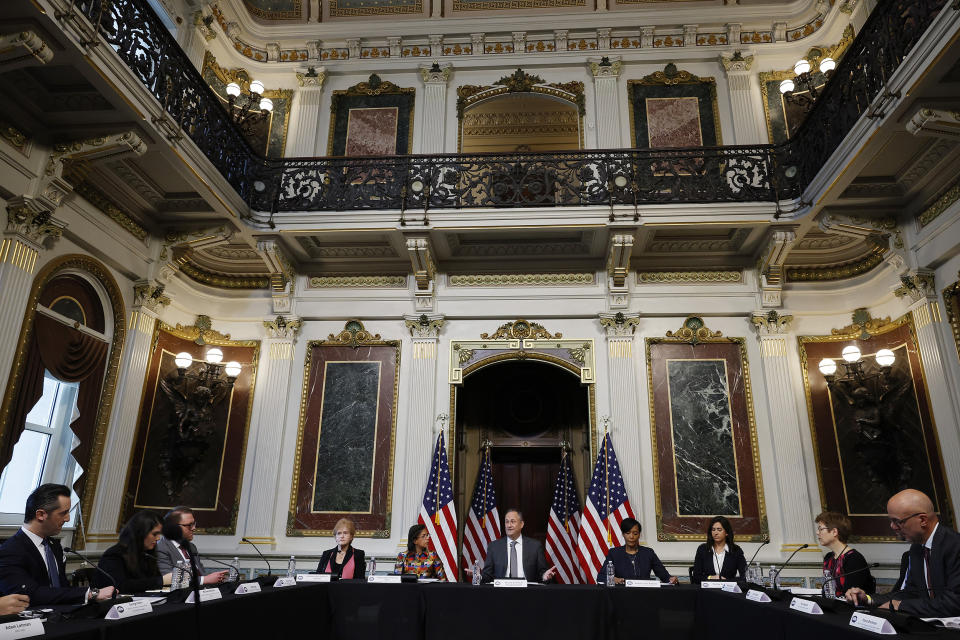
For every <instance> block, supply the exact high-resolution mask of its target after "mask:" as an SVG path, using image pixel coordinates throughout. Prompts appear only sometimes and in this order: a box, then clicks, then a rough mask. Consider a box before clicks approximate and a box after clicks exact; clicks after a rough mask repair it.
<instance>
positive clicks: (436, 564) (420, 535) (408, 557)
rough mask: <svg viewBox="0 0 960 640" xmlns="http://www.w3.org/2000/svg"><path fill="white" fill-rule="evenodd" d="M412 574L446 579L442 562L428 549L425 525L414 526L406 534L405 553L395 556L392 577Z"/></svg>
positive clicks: (428, 538) (427, 533) (428, 543)
mask: <svg viewBox="0 0 960 640" xmlns="http://www.w3.org/2000/svg"><path fill="white" fill-rule="evenodd" d="M404 573H406V574H412V575H416V576H417V577H418V578H437V579H439V580H444V579H446V577H447V576H446V575H445V574H444V573H443V562H441V561H440V558H439V556H437V552H436V551H433V550H432V549H431V548H430V532H429V531H427V525H425V524H415V525H413V526H412V527H410V531H409V532H408V533H407V552H406V553H400V554H397V564H396V566H395V567H394V568H393V574H394V575H398V576H399V575H403V574H404Z"/></svg>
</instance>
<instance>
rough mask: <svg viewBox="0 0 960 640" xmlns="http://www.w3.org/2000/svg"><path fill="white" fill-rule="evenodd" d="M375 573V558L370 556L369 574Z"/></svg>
mask: <svg viewBox="0 0 960 640" xmlns="http://www.w3.org/2000/svg"><path fill="white" fill-rule="evenodd" d="M376 573H377V559H376V558H370V575H371V576H372V575H375V574H376Z"/></svg>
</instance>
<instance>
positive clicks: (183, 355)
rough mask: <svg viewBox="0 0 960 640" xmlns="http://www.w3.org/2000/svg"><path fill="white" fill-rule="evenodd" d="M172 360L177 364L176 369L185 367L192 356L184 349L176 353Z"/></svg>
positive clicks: (188, 364)
mask: <svg viewBox="0 0 960 640" xmlns="http://www.w3.org/2000/svg"><path fill="white" fill-rule="evenodd" d="M173 362H174V364H176V365H177V369H186V368H187V367H189V366H190V365H191V364H192V363H193V356H191V355H190V354H189V353H187V352H186V351H181V352H180V353H178V354H177V357H175V358H174V359H173Z"/></svg>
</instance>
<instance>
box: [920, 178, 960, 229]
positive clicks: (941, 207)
mask: <svg viewBox="0 0 960 640" xmlns="http://www.w3.org/2000/svg"><path fill="white" fill-rule="evenodd" d="M957 200H960V180H957V181H956V182H955V183H954V184H953V186H952V187H950V188H949V189H947V190H946V191H945V192H944V193H943V194H942V195H941V196H940V197H939V198H937V200H936V202H934V203H933V204H932V205H930V206H929V207H927V208H926V209H924V210H923V212H921V213H920V215H918V216H917V222H919V223H920V227H921V228H922V227H925V226H927V225H928V224H930V223H931V222H933V221H934V220H936V219H937V218H938V217H939V216H940V214H941V213H943V212H944V211H946V210H947V209H948V208H949V207H950V205H952V204H953V203H954V202H956V201H957Z"/></svg>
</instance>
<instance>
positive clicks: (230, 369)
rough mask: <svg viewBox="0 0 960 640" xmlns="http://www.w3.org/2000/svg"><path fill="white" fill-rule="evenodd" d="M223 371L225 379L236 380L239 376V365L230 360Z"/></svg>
mask: <svg viewBox="0 0 960 640" xmlns="http://www.w3.org/2000/svg"><path fill="white" fill-rule="evenodd" d="M223 370H224V372H226V374H227V377H229V378H236V377H237V376H238V375H240V363H239V362H236V361H235V360H231V361H230V362H228V363H227V366H226V367H224V368H223Z"/></svg>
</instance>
